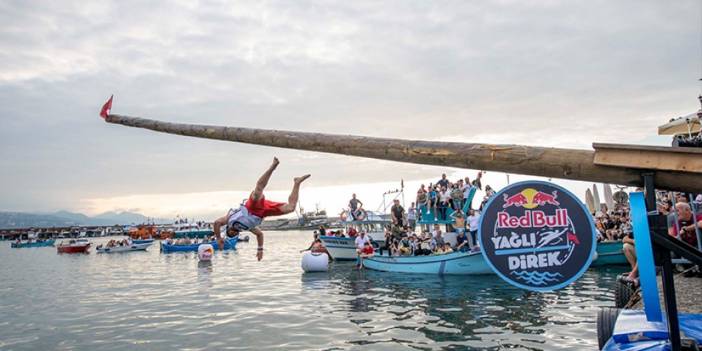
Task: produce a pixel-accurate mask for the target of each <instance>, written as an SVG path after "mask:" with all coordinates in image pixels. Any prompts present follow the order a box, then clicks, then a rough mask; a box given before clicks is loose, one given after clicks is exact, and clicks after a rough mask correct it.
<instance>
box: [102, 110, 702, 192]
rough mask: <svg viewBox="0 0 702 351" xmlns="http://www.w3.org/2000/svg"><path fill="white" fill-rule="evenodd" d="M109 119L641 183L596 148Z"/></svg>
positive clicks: (666, 183)
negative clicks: (600, 159)
mask: <svg viewBox="0 0 702 351" xmlns="http://www.w3.org/2000/svg"><path fill="white" fill-rule="evenodd" d="M105 121H107V122H109V123H115V124H121V125H125V126H130V127H137V128H144V129H150V130H154V131H157V132H163V133H168V134H177V135H185V136H191V137H197V138H207V139H215V140H226V141H234V142H239V143H247V144H257V145H266V146H274V147H282V148H287V149H297V150H308V151H317V152H326V153H333V154H342V155H350V156H360V157H368V158H375V159H380V160H390V161H399V162H409V163H418V164H427V165H436V166H445V167H456V168H468V169H477V170H490V171H497V172H506V173H516V174H525V175H533V176H541V177H548V178H561V179H572V180H582V181H591V182H602V183H610V184H620V185H629V186H642V185H643V180H642V177H641V172H642V171H641V170H637V169H633V168H620V167H610V166H601V165H596V164H595V163H594V156H595V152H594V151H591V150H575V149H563V148H546V147H533V146H523V145H495V144H477V143H455V142H439V141H423V140H404V139H390V138H374V137H364V136H355V135H337V134H323V133H309V132H293V131H284V130H269V129H254V128H238V127H222V126H209V125H198V124H184V123H170V122H162V121H157V120H152V119H147V118H140V117H130V116H123V115H116V114H111V115H108V116H107V118H105ZM655 182H656V186H657V187H658V188H661V189H669V190H678V191H690V192H699V191H700V190H702V176H700V175H699V174H695V173H686V172H674V171H656V172H655Z"/></svg>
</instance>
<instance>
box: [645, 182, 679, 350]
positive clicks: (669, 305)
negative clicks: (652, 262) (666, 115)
mask: <svg viewBox="0 0 702 351" xmlns="http://www.w3.org/2000/svg"><path fill="white" fill-rule="evenodd" d="M642 176H643V180H644V195H645V196H646V210H647V211H648V214H649V223H651V222H652V219H653V218H654V217H651V216H656V215H658V208H657V206H656V189H655V185H654V181H653V179H654V178H653V177H654V174H653V173H652V172H651V173H644V174H642ZM650 235H652V236H656V235H667V233H662V234H661V233H656V232H655V231H653V232H651V233H650ZM651 242H652V243H653V252H654V255H656V254H658V257H659V258H660V261H659V262H661V263H662V265H663V267H662V268H663V270H662V274H661V275H662V276H661V278H662V280H663V300H664V302H665V313H666V317H667V320H668V339H669V340H670V348H671V350H672V351H680V348H681V341H680V325H679V324H678V323H679V322H678V305H677V301H676V299H675V282H674V280H673V265H672V263H671V260H670V251H669V250H667V249H666V248H665V247H663V246H661V245H658V244H656V243H655V240H651Z"/></svg>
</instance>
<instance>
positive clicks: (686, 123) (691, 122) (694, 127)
mask: <svg viewBox="0 0 702 351" xmlns="http://www.w3.org/2000/svg"><path fill="white" fill-rule="evenodd" d="M699 132H700V117H699V116H698V114H697V113H691V114H689V115H687V116H682V117H678V118H676V119H674V120H671V121H670V122H668V123H666V124H664V125H662V126H658V135H678V134H689V133H692V134H697V133H699Z"/></svg>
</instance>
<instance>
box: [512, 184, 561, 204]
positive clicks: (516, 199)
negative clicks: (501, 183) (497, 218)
mask: <svg viewBox="0 0 702 351" xmlns="http://www.w3.org/2000/svg"><path fill="white" fill-rule="evenodd" d="M503 196H504V200H505V201H504V202H505V203H504V204H503V205H502V208H508V207H512V206H514V207H524V208H526V209H533V208H536V207H539V206H544V205H554V206H560V203H559V202H558V201H557V200H556V198H558V191H556V190H554V191H553V192H551V193H550V194H549V193H546V192H543V191H538V190H536V189H533V188H527V189H524V190H522V191H520V192H518V193H516V194H514V195H512V196H509V195H507V194H506V193H505V194H503Z"/></svg>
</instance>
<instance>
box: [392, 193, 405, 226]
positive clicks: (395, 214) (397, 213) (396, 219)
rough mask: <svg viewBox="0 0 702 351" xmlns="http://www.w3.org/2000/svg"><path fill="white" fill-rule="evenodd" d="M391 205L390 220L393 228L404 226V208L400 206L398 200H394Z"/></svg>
mask: <svg viewBox="0 0 702 351" xmlns="http://www.w3.org/2000/svg"><path fill="white" fill-rule="evenodd" d="M392 202H393V205H392V207H390V218H391V219H392V224H393V225H394V226H395V227H403V226H404V218H405V208H404V207H402V205H400V200H398V199H395V200H393V201H392Z"/></svg>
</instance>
